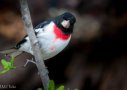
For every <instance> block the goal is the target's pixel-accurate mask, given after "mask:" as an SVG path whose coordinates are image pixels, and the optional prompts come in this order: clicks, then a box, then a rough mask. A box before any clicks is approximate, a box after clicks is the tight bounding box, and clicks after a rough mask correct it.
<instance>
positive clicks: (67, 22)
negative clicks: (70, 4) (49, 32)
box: [53, 12, 76, 35]
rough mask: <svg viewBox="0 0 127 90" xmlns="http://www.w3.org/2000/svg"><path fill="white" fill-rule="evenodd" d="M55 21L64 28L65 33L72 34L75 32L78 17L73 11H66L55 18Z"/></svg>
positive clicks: (59, 26)
mask: <svg viewBox="0 0 127 90" xmlns="http://www.w3.org/2000/svg"><path fill="white" fill-rule="evenodd" d="M53 22H54V23H55V24H56V26H57V27H58V28H60V29H61V30H62V32H63V33H64V34H65V35H70V34H71V33H72V32H73V28H74V23H75V22H76V19H75V17H74V16H73V15H72V14H71V13H69V12H66V13H64V14H62V15H60V16H58V17H56V18H55V19H53Z"/></svg>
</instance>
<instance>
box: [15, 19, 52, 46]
mask: <svg viewBox="0 0 127 90" xmlns="http://www.w3.org/2000/svg"><path fill="white" fill-rule="evenodd" d="M51 21H52V20H47V21H45V22H42V23H40V24H39V25H37V26H36V27H35V28H34V31H35V35H37V33H38V32H36V29H38V28H43V27H44V26H45V25H47V24H49V23H50V22H51ZM26 37H28V35H26V36H25V37H24V38H23V39H22V40H21V41H20V42H19V43H18V44H17V45H16V46H15V47H14V48H15V49H19V48H20V47H21V44H23V43H25V42H26V41H27V40H26Z"/></svg>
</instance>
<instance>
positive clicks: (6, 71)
mask: <svg viewBox="0 0 127 90" xmlns="http://www.w3.org/2000/svg"><path fill="white" fill-rule="evenodd" d="M8 70H10V69H6V70H4V71H2V72H0V74H2V73H5V72H7V71H8Z"/></svg>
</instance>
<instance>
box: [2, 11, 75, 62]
mask: <svg viewBox="0 0 127 90" xmlns="http://www.w3.org/2000/svg"><path fill="white" fill-rule="evenodd" d="M75 22H76V18H75V17H74V15H72V14H71V13H70V12H65V13H63V14H62V15H59V16H57V17H55V18H54V19H50V20H47V21H44V22H42V23H40V24H39V25H37V26H36V27H35V28H34V32H35V35H36V38H37V40H38V43H39V47H40V49H41V53H42V55H43V59H44V60H47V59H49V58H52V57H54V56H56V55H57V54H58V53H60V52H61V51H62V50H63V49H64V48H65V47H66V46H67V45H68V43H69V41H70V39H71V34H72V33H73V29H74V24H75ZM24 52H27V53H30V54H32V55H33V51H32V47H31V44H30V40H29V37H28V35H26V36H25V37H24V38H23V39H22V40H21V41H20V42H19V43H18V44H17V45H16V46H14V47H13V48H11V49H8V50H4V51H0V53H1V54H5V56H8V57H12V56H13V57H16V56H18V55H20V54H22V53H24Z"/></svg>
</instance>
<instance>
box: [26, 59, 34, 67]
mask: <svg viewBox="0 0 127 90" xmlns="http://www.w3.org/2000/svg"><path fill="white" fill-rule="evenodd" d="M29 62H31V63H34V64H36V62H35V61H33V58H32V60H29V59H27V61H26V63H25V64H24V67H25V66H26V65H27V64H28V63H29Z"/></svg>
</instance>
